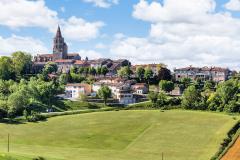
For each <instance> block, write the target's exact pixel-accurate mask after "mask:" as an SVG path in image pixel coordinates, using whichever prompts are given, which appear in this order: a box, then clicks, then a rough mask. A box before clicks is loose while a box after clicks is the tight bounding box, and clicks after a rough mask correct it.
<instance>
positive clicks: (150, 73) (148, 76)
mask: <svg viewBox="0 0 240 160" xmlns="http://www.w3.org/2000/svg"><path fill="white" fill-rule="evenodd" d="M152 77H153V71H152V69H151V68H150V67H147V68H146V69H145V72H144V78H145V79H146V81H147V83H148V84H150V80H151V78H152Z"/></svg>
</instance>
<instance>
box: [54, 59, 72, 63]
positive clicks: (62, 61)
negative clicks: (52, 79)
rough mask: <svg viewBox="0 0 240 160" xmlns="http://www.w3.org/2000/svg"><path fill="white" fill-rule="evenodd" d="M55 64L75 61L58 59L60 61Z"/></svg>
mask: <svg viewBox="0 0 240 160" xmlns="http://www.w3.org/2000/svg"><path fill="white" fill-rule="evenodd" d="M54 62H56V63H73V62H74V60H73V59H58V60H55V61H54Z"/></svg>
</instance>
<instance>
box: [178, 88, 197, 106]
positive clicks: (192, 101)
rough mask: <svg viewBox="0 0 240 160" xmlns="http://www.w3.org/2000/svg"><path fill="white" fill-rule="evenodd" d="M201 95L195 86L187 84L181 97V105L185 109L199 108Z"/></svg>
mask: <svg viewBox="0 0 240 160" xmlns="http://www.w3.org/2000/svg"><path fill="white" fill-rule="evenodd" d="M200 101H201V95H200V93H199V91H198V90H197V89H196V87H195V86H193V85H192V86H189V87H188V88H187V89H186V90H185V91H184V92H183V97H182V106H183V107H184V108H185V109H199V105H200Z"/></svg>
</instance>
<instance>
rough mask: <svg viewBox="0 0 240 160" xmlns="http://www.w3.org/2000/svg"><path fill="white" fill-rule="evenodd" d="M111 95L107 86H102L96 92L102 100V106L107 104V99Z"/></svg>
mask: <svg viewBox="0 0 240 160" xmlns="http://www.w3.org/2000/svg"><path fill="white" fill-rule="evenodd" d="M111 95H112V90H111V89H110V88H109V87H108V86H102V87H101V88H100V89H99V90H98V96H99V97H100V98H102V99H103V100H104V104H105V105H106V104H107V99H108V98H110V97H111Z"/></svg>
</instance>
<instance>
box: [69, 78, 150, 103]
mask: <svg viewBox="0 0 240 160" xmlns="http://www.w3.org/2000/svg"><path fill="white" fill-rule="evenodd" d="M104 85H107V86H108V87H109V88H110V89H111V90H112V98H114V99H116V100H118V103H120V104H131V103H135V102H136V101H137V97H139V95H144V94H147V93H148V90H149V87H148V85H147V84H145V83H136V81H134V80H126V79H121V78H102V79H99V80H98V81H97V82H95V83H93V84H92V85H89V84H82V83H80V84H79V83H75V84H67V85H66V88H65V92H66V98H69V99H72V100H74V99H78V98H79V96H80V95H81V94H85V95H87V96H90V95H92V96H96V94H97V92H98V90H99V89H100V88H101V87H102V86H104Z"/></svg>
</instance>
